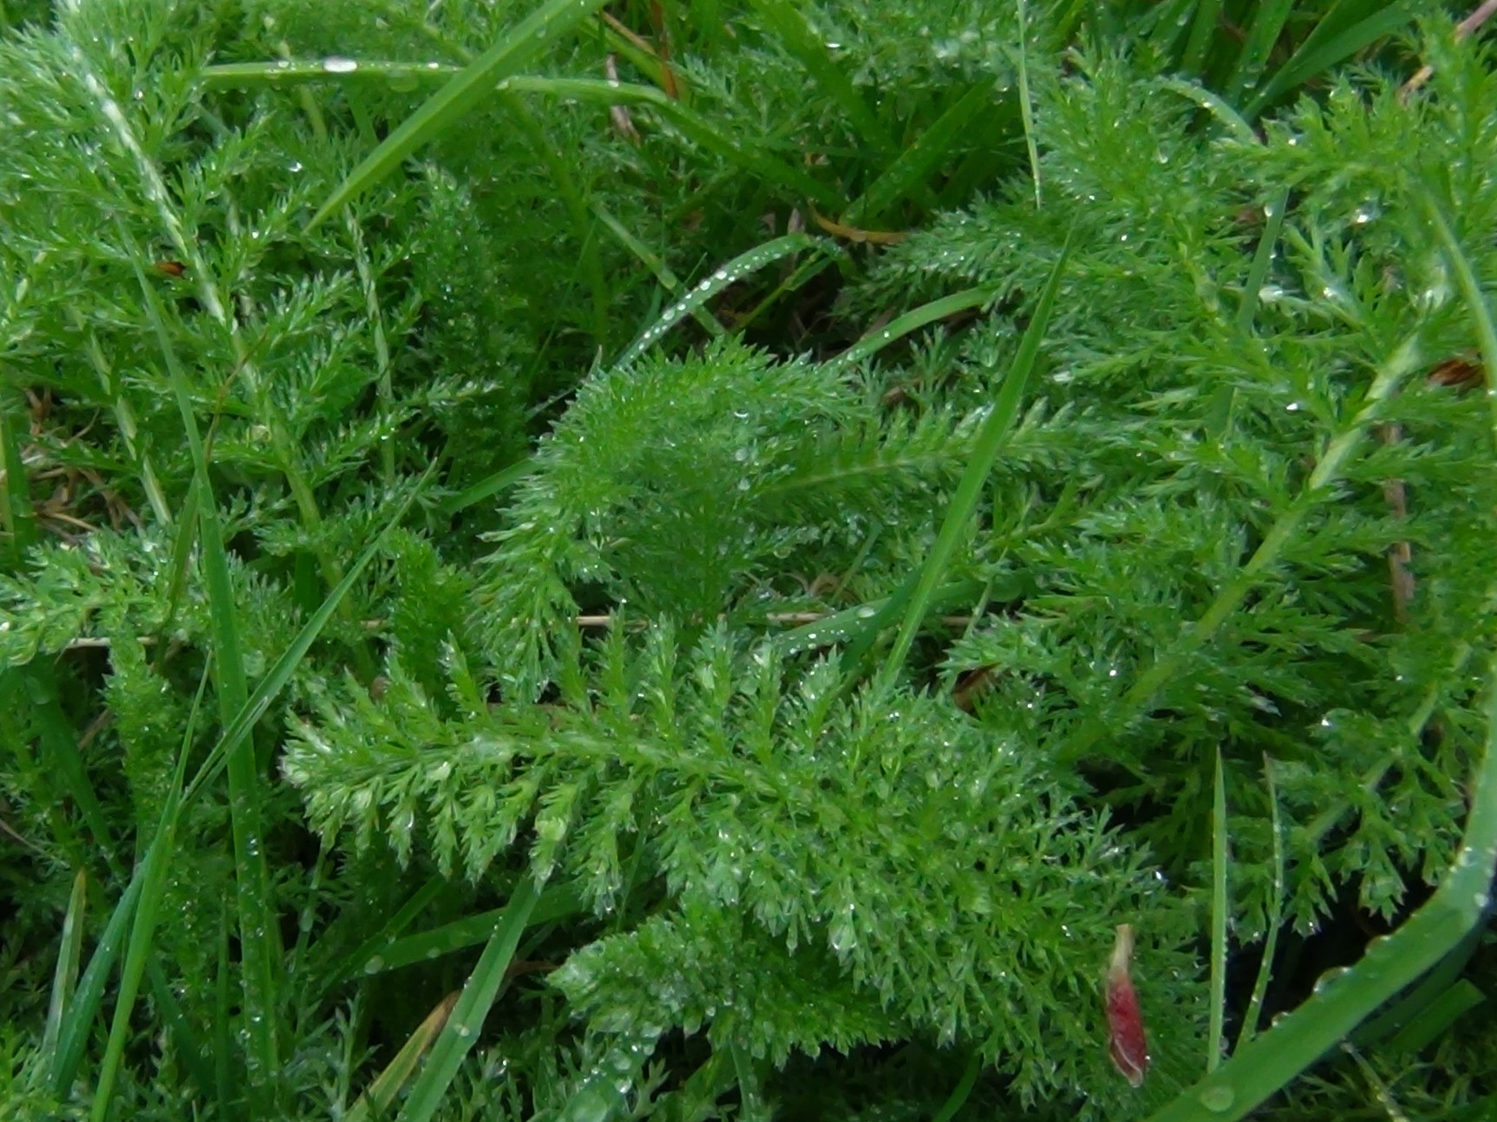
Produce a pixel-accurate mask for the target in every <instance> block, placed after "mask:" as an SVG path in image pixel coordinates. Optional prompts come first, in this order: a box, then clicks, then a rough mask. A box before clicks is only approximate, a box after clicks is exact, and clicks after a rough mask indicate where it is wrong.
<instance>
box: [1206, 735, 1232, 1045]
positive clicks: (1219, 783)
mask: <svg viewBox="0 0 1497 1122" xmlns="http://www.w3.org/2000/svg"><path fill="white" fill-rule="evenodd" d="M1226 1016H1227V784H1226V779H1225V778H1224V777H1223V775H1222V753H1221V749H1220V748H1218V749H1217V750H1216V772H1215V777H1214V778H1213V780H1212V784H1211V1009H1210V1024H1209V1025H1208V1027H1207V1030H1206V1070H1207V1071H1215V1070H1216V1069H1217V1068H1218V1067H1220V1066H1221V1062H1222V1026H1223V1025H1224V1024H1225V1023H1226Z"/></svg>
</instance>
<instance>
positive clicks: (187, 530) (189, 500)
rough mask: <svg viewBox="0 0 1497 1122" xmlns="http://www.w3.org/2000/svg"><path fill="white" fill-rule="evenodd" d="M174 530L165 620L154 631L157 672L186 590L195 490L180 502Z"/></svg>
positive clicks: (195, 521) (194, 530) (194, 526)
mask: <svg viewBox="0 0 1497 1122" xmlns="http://www.w3.org/2000/svg"><path fill="white" fill-rule="evenodd" d="M175 529H176V531H177V533H176V537H175V539H174V540H173V541H172V559H171V568H170V569H169V570H168V574H169V576H168V577H167V582H166V618H165V619H164V620H162V622H161V627H160V629H159V630H157V632H156V651H157V654H156V658H157V669H158V670H159V669H160V660H161V659H163V658H165V657H166V651H167V647H168V644H167V643H166V642H165V641H164V640H165V639H166V638H167V637H168V636H170V635H171V633H172V628H173V626H174V625H175V624H176V622H177V612H178V611H179V610H181V607H182V598H183V595H184V594H185V593H186V591H187V570H188V567H189V566H190V565H191V564H192V547H193V543H194V542H196V541H197V532H198V492H197V488H196V487H189V488H188V489H187V497H186V498H185V499H184V500H183V502H182V510H181V512H180V514H179V515H178V517H177V521H176V524H175Z"/></svg>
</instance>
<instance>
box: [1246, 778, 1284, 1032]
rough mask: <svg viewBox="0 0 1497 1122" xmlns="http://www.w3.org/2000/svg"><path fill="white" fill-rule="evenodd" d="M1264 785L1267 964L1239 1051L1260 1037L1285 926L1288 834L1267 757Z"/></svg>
mask: <svg viewBox="0 0 1497 1122" xmlns="http://www.w3.org/2000/svg"><path fill="white" fill-rule="evenodd" d="M1263 782H1264V785H1265V787H1266V788H1267V790H1268V813H1269V827H1270V829H1272V830H1273V896H1272V897H1270V898H1269V901H1268V931H1267V932H1266V933H1265V935H1264V938H1263V960H1262V961H1261V962H1259V963H1258V976H1257V977H1256V978H1254V979H1253V993H1252V996H1251V997H1250V998H1249V999H1248V1007H1247V1014H1246V1016H1244V1017H1243V1019H1242V1030H1241V1031H1240V1032H1239V1033H1238V1034H1237V1047H1238V1049H1241V1048H1242V1046H1243V1045H1245V1044H1246V1043H1247V1042H1248V1041H1249V1040H1251V1039H1253V1037H1255V1036H1257V1035H1258V1020H1259V1018H1260V1017H1261V1016H1262V1014H1263V1001H1264V998H1266V997H1267V996H1268V980H1269V978H1270V977H1272V976H1273V964H1274V955H1275V954H1276V953H1277V952H1278V949H1279V927H1280V925H1281V924H1282V923H1283V922H1284V831H1283V827H1282V825H1281V823H1280V821H1279V792H1278V788H1277V787H1276V786H1275V784H1274V777H1273V761H1272V760H1270V759H1269V758H1268V756H1267V755H1266V754H1265V755H1264V757H1263Z"/></svg>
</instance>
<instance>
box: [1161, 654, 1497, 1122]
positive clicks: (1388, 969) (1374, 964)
mask: <svg viewBox="0 0 1497 1122" xmlns="http://www.w3.org/2000/svg"><path fill="white" fill-rule="evenodd" d="M1488 678H1489V683H1490V684H1489V687H1488V698H1487V704H1486V710H1487V711H1486V717H1487V743H1486V751H1485V752H1484V753H1483V755H1482V758H1481V761H1480V763H1478V764H1477V765H1476V768H1475V774H1474V776H1473V777H1472V782H1471V784H1470V788H1469V789H1470V791H1471V792H1472V794H1471V801H1470V809H1469V811H1468V812H1467V816H1466V828H1465V831H1464V834H1463V836H1462V838H1461V845H1460V849H1459V851H1458V852H1457V854H1456V858H1455V861H1454V863H1453V864H1452V865H1451V867H1450V869H1449V871H1448V872H1447V873H1446V874H1445V876H1444V877H1443V878H1442V879H1441V882H1440V886H1439V887H1438V888H1437V889H1436V890H1435V893H1434V895H1433V896H1432V897H1431V898H1430V899H1429V900H1428V901H1427V902H1425V903H1424V904H1423V905H1422V906H1421V907H1420V908H1419V909H1418V910H1416V911H1415V912H1414V914H1413V915H1411V916H1410V917H1409V918H1408V919H1406V920H1405V921H1404V922H1403V923H1402V924H1401V925H1400V926H1399V927H1398V929H1397V930H1395V931H1394V932H1393V933H1392V934H1390V935H1388V936H1385V937H1383V938H1380V939H1375V940H1373V942H1372V943H1370V944H1369V945H1368V947H1367V951H1366V953H1365V954H1364V955H1363V956H1362V958H1361V960H1360V961H1359V962H1357V963H1356V964H1355V965H1354V966H1352V967H1351V968H1350V969H1349V970H1345V971H1340V972H1332V973H1330V974H1327V975H1325V976H1324V977H1322V978H1321V979H1320V981H1319V982H1318V983H1316V986H1315V989H1314V992H1313V993H1312V994H1311V995H1310V997H1309V998H1307V999H1306V1000H1305V1002H1304V1003H1303V1004H1302V1005H1300V1006H1299V1007H1298V1008H1297V1009H1295V1010H1294V1011H1293V1012H1291V1013H1288V1014H1286V1015H1285V1016H1283V1017H1282V1018H1280V1019H1279V1020H1277V1021H1276V1023H1275V1024H1273V1025H1272V1026H1271V1027H1270V1028H1269V1029H1268V1030H1267V1031H1266V1032H1264V1033H1262V1034H1261V1035H1259V1036H1258V1037H1257V1038H1255V1039H1254V1040H1252V1041H1250V1042H1249V1043H1248V1044H1247V1045H1246V1046H1245V1047H1243V1048H1242V1049H1241V1050H1240V1051H1239V1052H1237V1054H1236V1055H1234V1056H1233V1057H1232V1058H1231V1059H1230V1060H1228V1061H1227V1062H1226V1063H1224V1064H1222V1066H1221V1067H1219V1068H1217V1069H1216V1071H1214V1072H1212V1073H1211V1074H1209V1075H1207V1076H1206V1077H1205V1078H1203V1079H1202V1080H1200V1081H1199V1082H1198V1083H1196V1084H1195V1086H1193V1087H1190V1088H1188V1089H1187V1090H1185V1091H1183V1092H1181V1093H1180V1095H1178V1096H1177V1097H1176V1098H1175V1099H1174V1100H1173V1101H1172V1102H1170V1103H1169V1104H1168V1105H1167V1106H1165V1107H1164V1108H1163V1109H1162V1110H1160V1111H1158V1112H1156V1113H1155V1114H1154V1115H1152V1116H1151V1118H1150V1120H1149V1122H1201V1120H1203V1119H1210V1120H1211V1122H1236V1120H1237V1119H1239V1118H1242V1117H1244V1116H1246V1115H1247V1114H1248V1113H1250V1112H1251V1111H1252V1110H1253V1109H1254V1108H1255V1107H1257V1106H1258V1105H1259V1104H1260V1103H1262V1102H1263V1101H1264V1100H1265V1099H1267V1098H1268V1097H1269V1096H1270V1095H1273V1094H1274V1093H1275V1092H1277V1091H1278V1090H1280V1089H1281V1088H1282V1087H1284V1086H1285V1085H1286V1084H1287V1083H1288V1082H1289V1081H1290V1080H1291V1079H1293V1078H1294V1077H1295V1076H1296V1075H1298V1074H1299V1073H1300V1072H1302V1071H1304V1070H1305V1069H1306V1068H1307V1067H1309V1066H1310V1065H1311V1064H1313V1063H1314V1062H1315V1061H1316V1060H1317V1059H1319V1058H1320V1057H1321V1056H1323V1055H1324V1054H1325V1053H1326V1052H1327V1051H1329V1050H1330V1049H1331V1048H1334V1047H1335V1046H1336V1044H1338V1043H1339V1042H1340V1041H1341V1040H1342V1039H1344V1038H1345V1037H1346V1036H1347V1035H1348V1034H1349V1033H1350V1032H1351V1031H1352V1030H1353V1029H1354V1028H1356V1026H1357V1025H1358V1024H1360V1023H1361V1022H1362V1021H1364V1020H1365V1019H1366V1018H1367V1017H1368V1016H1369V1015H1371V1014H1372V1013H1373V1011H1375V1010H1376V1009H1377V1008H1378V1007H1379V1006H1380V1005H1382V1004H1383V1003H1384V1002H1385V1001H1387V1000H1388V999H1390V998H1391V997H1393V996H1394V995H1395V994H1397V993H1399V991H1401V990H1402V989H1404V987H1406V986H1408V985H1409V984H1410V983H1412V982H1414V981H1416V980H1417V979H1418V978H1420V977H1421V976H1422V975H1424V973H1425V972H1426V971H1428V970H1430V969H1431V968H1432V967H1434V966H1435V965H1436V964H1438V963H1439V962H1440V960H1441V959H1442V958H1444V957H1445V955H1447V954H1448V953H1449V952H1450V951H1451V949H1452V948H1454V947H1456V946H1457V945H1458V944H1459V943H1460V942H1461V940H1462V939H1464V938H1465V937H1466V936H1467V934H1468V933H1469V932H1470V931H1471V929H1472V928H1474V927H1475V926H1477V924H1479V923H1481V922H1482V920H1483V919H1484V918H1485V914H1486V911H1487V908H1488V906H1489V904H1490V895H1489V894H1490V892H1491V881H1492V869H1493V866H1494V864H1497V664H1494V665H1493V666H1492V667H1491V668H1490V670H1489V675H1488Z"/></svg>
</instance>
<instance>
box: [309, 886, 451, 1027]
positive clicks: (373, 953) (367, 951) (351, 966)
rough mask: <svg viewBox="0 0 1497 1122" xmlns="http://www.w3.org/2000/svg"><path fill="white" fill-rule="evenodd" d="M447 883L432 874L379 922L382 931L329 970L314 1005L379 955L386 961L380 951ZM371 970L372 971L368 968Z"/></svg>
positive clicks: (366, 940)
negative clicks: (393, 911)
mask: <svg viewBox="0 0 1497 1122" xmlns="http://www.w3.org/2000/svg"><path fill="white" fill-rule="evenodd" d="M446 885H447V881H446V880H445V879H444V878H442V877H439V876H437V877H432V878H431V880H429V881H427V882H426V883H425V884H423V885H422V886H421V887H420V888H418V889H417V890H416V891H415V892H413V893H412V894H411V896H410V898H409V899H407V900H406V902H405V903H404V904H402V905H401V906H400V907H399V908H398V909H397V910H396V912H395V914H394V915H392V916H391V917H390V918H389V919H387V920H386V921H385V922H384V923H382V924H380V927H379V930H378V931H376V932H375V933H374V934H373V935H371V936H369V938H367V939H365V940H364V941H363V942H362V943H360V944H359V946H358V948H357V949H355V951H354V952H353V954H351V955H349V956H348V957H347V958H345V959H343V961H341V962H340V963H338V965H337V966H334V967H333V968H332V969H331V970H329V971H328V972H327V976H326V978H324V980H323V983H322V986H321V987H320V989H319V990H318V996H317V1000H316V1002H315V1004H318V1005H320V1004H322V1002H323V1001H325V1000H326V999H327V995H328V994H329V993H331V992H332V991H333V990H334V989H336V988H337V987H338V986H341V985H342V984H343V983H344V982H345V981H347V980H348V979H349V978H352V977H353V976H354V975H355V974H357V973H358V972H359V971H360V970H366V967H367V965H368V964H369V963H370V962H373V961H374V960H375V959H376V958H379V959H381V961H383V956H381V955H380V953H379V952H380V951H381V950H382V949H384V948H386V947H388V946H390V945H391V944H392V943H394V942H395V939H396V937H397V936H398V935H399V934H400V932H402V931H404V930H405V929H406V928H407V927H408V926H409V925H410V924H411V923H412V922H414V921H415V919H416V917H417V916H418V915H420V914H421V913H422V912H423V911H425V910H426V905H428V904H430V903H431V902H432V901H433V900H435V899H436V898H437V895H438V893H440V892H441V891H442V889H443V888H445V887H446ZM366 972H369V973H372V971H367V970H366Z"/></svg>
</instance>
